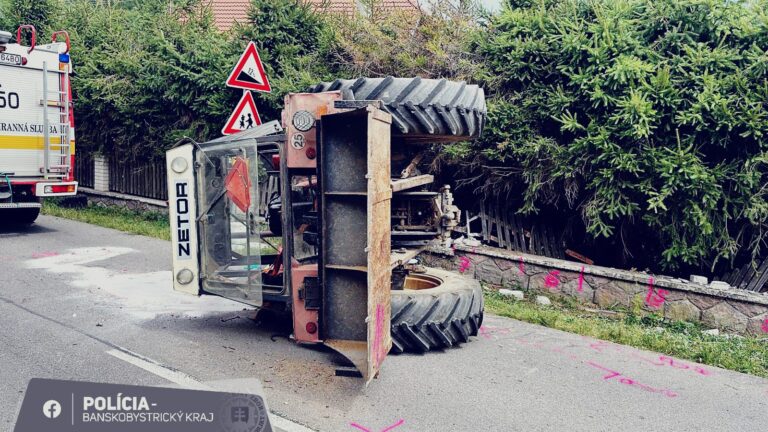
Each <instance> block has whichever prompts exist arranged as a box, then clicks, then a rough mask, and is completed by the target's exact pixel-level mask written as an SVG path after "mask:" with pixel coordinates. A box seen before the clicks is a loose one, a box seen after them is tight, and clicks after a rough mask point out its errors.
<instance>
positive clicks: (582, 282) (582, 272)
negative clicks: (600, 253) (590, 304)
mask: <svg viewBox="0 0 768 432" xmlns="http://www.w3.org/2000/svg"><path fill="white" fill-rule="evenodd" d="M578 291H579V292H584V266H581V273H579V289H578Z"/></svg>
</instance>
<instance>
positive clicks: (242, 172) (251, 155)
mask: <svg viewBox="0 0 768 432" xmlns="http://www.w3.org/2000/svg"><path fill="white" fill-rule="evenodd" d="M195 165H196V167H197V190H198V191H199V193H198V196H199V200H198V203H197V204H198V211H199V216H198V223H197V225H198V228H199V232H200V234H199V235H200V280H201V289H202V291H203V292H204V293H208V294H215V295H219V296H221V297H226V298H228V299H231V300H236V301H239V302H242V303H245V304H248V305H250V306H256V307H258V306H261V305H262V274H263V273H264V272H265V271H268V269H267V268H266V266H264V265H263V264H262V259H261V256H262V253H263V252H264V251H268V250H271V249H272V247H271V246H269V245H268V244H267V243H264V242H263V240H262V238H261V236H260V232H261V231H264V229H263V228H264V225H265V224H264V220H263V218H261V217H260V216H259V208H258V206H259V184H260V183H261V180H262V177H263V176H265V175H266V172H265V170H264V167H263V165H262V164H260V157H259V154H258V145H257V144H256V141H255V140H243V141H233V142H232V143H230V144H226V145H224V144H221V143H219V144H213V145H201V146H200V147H199V149H198V151H197V155H196V164H195ZM278 270H279V269H278Z"/></svg>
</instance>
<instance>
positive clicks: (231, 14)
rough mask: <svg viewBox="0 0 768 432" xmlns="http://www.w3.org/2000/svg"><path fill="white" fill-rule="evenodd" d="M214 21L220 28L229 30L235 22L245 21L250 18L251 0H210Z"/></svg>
mask: <svg viewBox="0 0 768 432" xmlns="http://www.w3.org/2000/svg"><path fill="white" fill-rule="evenodd" d="M209 1H210V5H211V12H212V13H213V22H214V23H215V24H216V27H218V28H219V29H220V30H229V29H231V28H232V25H233V24H234V23H235V22H240V23H244V22H245V21H246V20H247V19H248V8H249V7H250V6H251V2H250V0H209Z"/></svg>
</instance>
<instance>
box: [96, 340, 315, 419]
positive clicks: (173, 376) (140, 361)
mask: <svg viewBox="0 0 768 432" xmlns="http://www.w3.org/2000/svg"><path fill="white" fill-rule="evenodd" d="M107 354H109V355H111V356H112V357H115V358H118V359H120V360H123V361H124V362H127V363H130V364H132V365H134V366H136V367H138V368H141V369H144V370H145V371H147V372H150V373H152V374H154V375H157V376H159V377H161V378H163V379H166V380H168V381H170V382H172V383H174V384H178V385H180V386H181V387H183V388H186V389H190V390H207V391H216V389H215V388H213V387H211V386H208V385H206V384H204V383H201V382H200V381H198V380H196V379H194V378H192V377H191V376H189V375H187V374H185V373H184V372H180V371H177V370H174V369H171V368H169V367H167V366H163V365H162V364H161V363H159V362H157V361H155V360H152V359H150V358H148V357H144V356H143V355H141V354H137V353H134V352H132V351H129V350H127V349H125V348H121V349H120V350H118V349H111V350H109V351H107ZM269 414H270V422H271V423H272V427H273V428H274V429H275V431H278V432H315V431H313V430H312V429H309V428H307V427H305V426H302V425H300V424H299V423H295V422H292V421H291V420H288V419H287V418H285V417H281V416H279V415H277V414H275V413H273V412H270V413H269Z"/></svg>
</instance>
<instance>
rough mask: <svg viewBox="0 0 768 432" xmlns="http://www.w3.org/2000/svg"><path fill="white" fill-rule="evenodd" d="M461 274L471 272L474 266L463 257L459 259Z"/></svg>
mask: <svg viewBox="0 0 768 432" xmlns="http://www.w3.org/2000/svg"><path fill="white" fill-rule="evenodd" d="M459 261H460V262H459V273H464V272H465V271H467V270H469V267H470V266H471V265H472V261H470V260H469V258H467V257H465V256H463V257H461V258H459Z"/></svg>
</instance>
